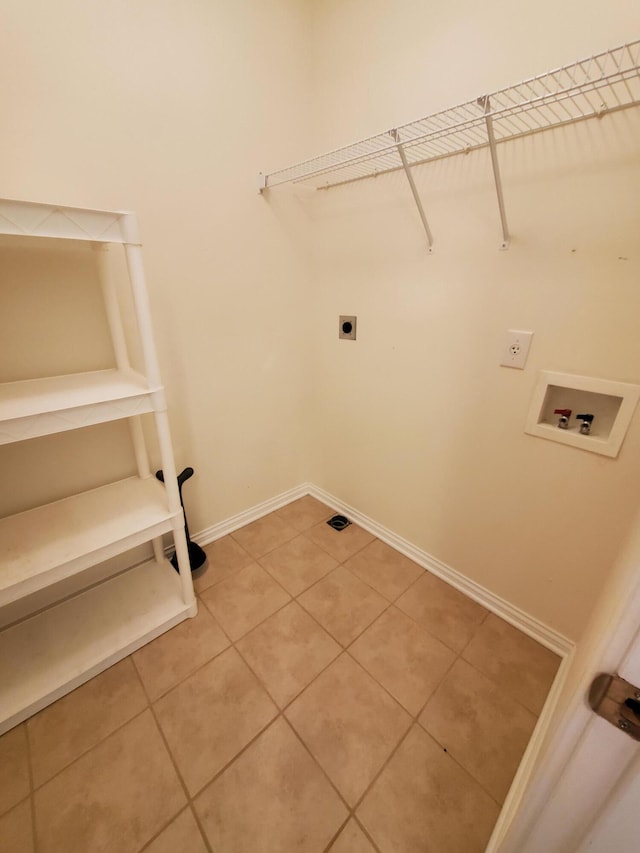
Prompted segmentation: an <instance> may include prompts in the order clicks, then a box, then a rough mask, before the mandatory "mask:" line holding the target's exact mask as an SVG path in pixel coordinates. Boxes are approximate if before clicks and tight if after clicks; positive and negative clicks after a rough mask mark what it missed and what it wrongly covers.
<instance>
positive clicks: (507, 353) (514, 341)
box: [500, 329, 533, 370]
mask: <svg viewBox="0 0 640 853" xmlns="http://www.w3.org/2000/svg"><path fill="white" fill-rule="evenodd" d="M532 337H533V332H525V331H523V330H521V329H509V331H508V332H507V340H506V343H505V347H504V352H503V353H502V361H501V362H500V364H501V365H502V366H503V367H516V368H517V369H518V370H524V366H525V364H526V362H527V355H528V354H529V347H530V346H531V338H532Z"/></svg>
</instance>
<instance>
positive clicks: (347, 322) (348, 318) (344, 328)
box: [338, 314, 358, 341]
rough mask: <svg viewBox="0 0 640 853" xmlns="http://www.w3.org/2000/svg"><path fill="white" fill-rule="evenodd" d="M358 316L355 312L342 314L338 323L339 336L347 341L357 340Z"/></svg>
mask: <svg viewBox="0 0 640 853" xmlns="http://www.w3.org/2000/svg"><path fill="white" fill-rule="evenodd" d="M357 320H358V318H357V317H354V316H353V314H351V315H347V314H341V315H340V320H339V324H338V337H339V338H341V339H342V340H346V341H355V339H356V322H357Z"/></svg>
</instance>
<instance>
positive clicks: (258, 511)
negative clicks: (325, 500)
mask: <svg viewBox="0 0 640 853" xmlns="http://www.w3.org/2000/svg"><path fill="white" fill-rule="evenodd" d="M309 489H310V487H309V484H308V483H302V484H301V485H300V486H295V487H294V488H293V489H289V490H288V491H286V492H282V493H281V494H279V495H276V496H275V498H269V500H267V501H263V502H262V503H259V504H256V505H255V506H252V507H250V508H249V509H246V510H244V512H239V513H238V514H237V515H232V516H231V518H227V519H225V520H224V521H219V522H218V523H217V524H212V525H211V527H207V528H206V529H205V530H201V531H200V532H199V533H196V535H195V536H192V537H191V538H192V539H193V541H194V542H195V543H196V544H197V545H200V546H202V545H208V544H209V543H210V542H214V541H215V540H216V539H221V538H222V537H223V536H227V534H229V533H233V531H234V530H238V529H239V528H240V527H244V526H245V524H251V522H252V521H257V520H258V519H259V518H262V517H263V516H265V515H269V513H270V512H275V510H277V509H281V508H282V507H283V506H286V505H287V504H290V503H291V502H292V501H296V500H298V498H303V497H304V496H305V495H308V494H310V491H309Z"/></svg>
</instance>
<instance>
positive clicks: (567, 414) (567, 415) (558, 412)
mask: <svg viewBox="0 0 640 853" xmlns="http://www.w3.org/2000/svg"><path fill="white" fill-rule="evenodd" d="M553 414H554V415H563V416H564V417H565V418H570V417H571V409H554V410H553Z"/></svg>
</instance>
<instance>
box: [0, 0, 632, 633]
mask: <svg viewBox="0 0 640 853" xmlns="http://www.w3.org/2000/svg"><path fill="white" fill-rule="evenodd" d="M636 19H637V14H636V4H635V2H631V0H628V2H627V0H612V2H607V3H604V2H602V3H591V4H590V5H588V6H586V5H585V4H584V3H578V2H574V0H570V2H563V3H561V4H558V3H557V2H552V1H551V0H541V2H539V3H537V4H535V5H532V4H527V3H524V2H520V3H513V2H510V3H506V2H498V0H490V2H489V3H485V4H483V5H482V6H478V5H477V4H474V3H471V2H470V0H458V2H448V3H444V2H441V3H429V4H427V3H423V2H411V0H395V2H393V3H391V2H389V0H366V2H364V0H340V2H338V0H317V2H313V3H311V2H307V0H239V2H233V3H231V2H222V0H217V2H216V0H210V2H200V1H199V0H185V2H183V3H180V4H177V3H171V2H168V0H164V2H151V0H139V2H136V3H130V2H126V0H112V2H109V3H100V2H86V0H59V2H57V3H55V4H52V3H45V2H37V0H28V2H24V1H23V0H21V1H20V2H19V0H5V3H4V4H3V8H2V26H1V27H0V73H1V74H2V79H3V80H5V82H6V83H7V84H6V85H4V86H3V87H1V88H0V110H1V114H2V116H3V156H2V158H1V159H0V193H1V194H2V195H3V196H9V197H11V196H13V197H18V198H27V199H29V198H30V199H42V200H54V201H60V202H63V203H67V204H77V205H91V206H96V207H105V208H111V207H114V208H130V209H133V210H135V211H136V212H137V213H138V214H139V217H140V221H141V226H142V233H143V238H144V240H145V258H146V264H147V271H148V278H149V283H150V291H151V293H150V296H151V304H152V311H153V321H154V325H155V329H156V334H157V339H158V344H159V351H160V360H161V368H162V371H163V375H164V380H165V383H166V386H167V391H168V398H169V404H170V412H171V425H172V429H173V436H174V444H175V446H176V455H177V464H178V466H179V467H181V466H183V465H188V464H191V465H193V466H194V467H195V469H196V472H197V476H196V478H194V480H193V481H192V482H191V483H190V484H189V486H188V487H187V489H186V490H185V491H186V494H185V497H186V500H187V507H188V509H189V512H190V523H191V527H192V529H193V530H194V531H198V530H201V529H203V528H206V527H208V526H209V525H211V524H213V523H215V522H216V521H220V520H222V519H224V518H227V517H229V516H231V515H233V514H234V513H236V512H238V511H240V510H243V509H246V508H247V507H250V506H252V505H255V504H256V503H258V502H260V501H262V500H264V499H266V498H269V497H271V496H273V495H275V494H277V493H279V492H282V491H283V490H285V489H287V488H289V487H291V486H294V485H296V484H297V483H299V482H301V481H303V480H307V479H310V480H313V481H314V482H316V483H317V484H318V485H320V486H322V487H324V488H326V489H327V490H329V491H331V492H334V493H335V494H336V495H338V496H339V497H341V498H342V499H344V500H345V501H347V502H349V503H352V504H354V505H355V506H358V507H359V508H360V509H361V510H363V511H364V512H366V513H368V514H369V515H371V516H372V517H374V518H376V519H377V520H378V521H380V522H382V523H383V524H385V525H387V526H388V527H390V528H391V529H393V530H395V531H396V532H397V533H399V534H400V535H403V536H405V537H406V538H408V539H409V540H411V541H412V542H414V543H415V544H416V545H418V546H420V547H422V548H424V549H425V550H426V551H428V552H430V553H432V554H433V555H434V556H436V557H438V558H440V559H441V560H443V561H445V562H448V563H450V564H451V565H452V566H453V567H454V568H456V569H458V570H460V571H462V572H464V573H465V574H467V575H469V576H470V577H471V578H473V579H474V580H476V581H478V582H479V583H481V584H484V585H485V586H487V587H489V588H490V589H491V590H492V591H493V592H495V593H497V594H499V595H502V596H504V597H505V598H506V599H508V600H509V601H511V602H513V603H515V604H517V605H519V606H521V607H522V608H523V609H525V610H527V611H528V612H530V613H532V614H533V615H535V616H537V617H538V618H540V619H542V620H543V621H545V622H547V623H549V624H550V625H551V626H553V627H554V628H556V629H557V630H559V631H562V632H565V633H566V634H567V635H569V636H571V637H573V638H576V637H578V636H579V634H580V632H581V630H582V627H583V625H584V623H585V620H586V618H587V616H588V613H589V612H590V610H591V608H592V606H593V603H594V601H595V600H596V597H597V595H598V592H599V590H600V588H601V586H602V584H603V582H604V580H605V577H606V573H607V569H608V567H609V566H610V565H611V563H612V561H613V558H614V555H615V553H616V551H617V549H618V547H619V543H620V541H621V540H622V538H623V537H624V534H625V533H626V531H627V529H628V528H629V526H630V525H631V520H632V510H633V507H634V506H635V503H636V500H637V499H636V494H635V488H634V484H635V482H637V477H638V473H640V470H639V469H640V454H639V453H638V449H639V445H640V426H639V424H638V417H637V416H636V419H635V420H634V423H633V425H632V429H631V431H630V433H629V435H628V437H627V439H626V442H625V444H624V446H623V448H622V451H621V454H620V457H619V459H618V460H616V461H612V460H609V459H605V458H604V457H598V456H593V455H590V454H587V453H583V452H580V451H576V450H573V449H571V448H566V447H562V446H560V445H556V444H553V443H550V442H544V441H542V440H540V439H535V438H532V437H529V436H526V435H524V433H523V431H522V427H523V424H524V419H525V414H526V410H527V407H528V401H529V398H530V395H531V392H532V389H533V384H534V381H535V374H536V371H537V370H538V369H539V368H551V369H558V370H563V371H569V372H576V373H585V374H592V375H596V376H603V377H605V378H611V379H620V380H627V381H640V368H639V367H638V365H639V364H640V359H639V358H638V357H639V356H640V339H639V337H638V335H637V333H636V328H635V327H636V323H635V317H636V316H637V310H638V307H639V305H638V302H639V301H640V297H639V294H638V289H637V280H638V272H639V267H638V265H639V254H640V253H638V236H637V235H638V233H639V232H638V226H639V225H640V211H639V202H638V198H640V194H639V192H638V190H639V189H640V186H639V184H640V177H639V171H640V170H639V168H638V165H639V164H638V152H637V147H636V146H635V142H634V138H636V139H637V134H638V129H639V128H638V117H637V116H631V115H630V114H625V115H621V116H617V117H607V118H605V119H604V120H603V121H601V122H597V123H593V124H591V125H590V126H589V127H588V128H587V127H584V128H573V129H566V130H563V131H562V132H560V133H553V134H546V135H544V136H541V137H538V138H535V139H527V140H523V141H521V142H518V143H514V144H513V145H511V146H509V148H508V149H507V148H505V150H504V152H501V159H502V168H503V176H504V184H505V196H506V202H507V212H508V216H509V220H510V224H511V228H512V231H513V235H514V239H513V245H512V248H511V249H510V250H509V251H508V252H498V251H497V245H498V242H499V229H498V219H497V210H496V205H495V199H494V196H493V189H492V185H491V178H490V172H489V168H488V160H487V155H486V152H479V153H476V154H472V155H470V156H468V157H461V158H455V159H453V160H448V161H442V162H441V163H440V164H438V165H437V166H434V167H428V168H424V169H421V170H417V172H416V180H417V181H418V183H419V185H420V188H421V192H422V194H423V197H424V200H425V204H426V209H427V213H428V216H429V217H430V220H431V224H432V227H433V230H434V233H435V237H436V251H435V253H434V255H433V256H430V257H429V256H427V254H426V247H425V242H424V237H423V234H422V232H421V228H420V223H419V220H418V219H417V214H416V211H415V209H414V207H413V205H412V203H411V200H410V197H409V195H408V190H407V187H406V185H405V184H404V182H403V178H402V176H401V175H392V176H390V177H389V178H387V179H384V180H378V181H375V182H369V183H368V184H361V185H357V186H352V187H348V188H345V189H344V190H340V191H335V192H331V193H322V194H320V193H319V194H316V195H313V194H306V193H304V192H302V193H296V191H291V190H290V189H284V190H282V191H277V190H274V191H273V192H271V193H270V194H269V198H268V199H267V198H264V197H260V196H258V195H257V194H256V193H255V191H254V180H255V175H256V173H257V172H258V170H260V169H262V170H265V171H270V170H274V169H277V168H279V167H281V166H286V165H288V164H289V163H291V162H295V161H296V160H299V159H302V158H304V157H306V156H307V155H311V154H313V153H315V152H319V151H322V150H325V149H326V148H330V147H334V146H336V145H340V144H343V143H347V142H350V141H352V140H353V139H357V138H359V137H362V136H364V135H367V134H369V133H373V132H377V131H379V130H383V129H385V128H388V127H391V126H393V125H396V124H398V123H401V122H403V121H407V120H410V119H412V118H415V117H418V116H420V115H425V114H428V113H429V112H432V111H434V110H436V109H440V108H443V107H447V106H450V105H452V104H454V103H457V102H460V101H464V100H468V99H470V98H472V97H475V96H477V95H478V94H481V93H483V92H486V91H490V90H492V89H495V88H498V87H500V86H505V85H509V84H510V83H513V82H516V81H517V80H519V79H522V78H523V77H526V76H528V75H532V74H536V73H539V72H541V71H544V70H547V69H548V68H552V67H555V66H557V65H560V64H562V63H564V62H567V61H571V60H572V59H574V58H577V57H580V56H583V55H587V54H589V53H592V52H594V51H598V50H601V49H603V48H605V47H607V46H614V45H616V44H619V43H621V42H623V41H624V40H625V39H626V38H633V37H634V36H636V35H637V33H636V32H633V31H631V28H633V27H634V26H635V22H636ZM308 226H311V229H312V232H313V234H314V247H313V260H314V262H313V269H311V268H310V266H309V263H308V260H309V259H308V256H307V252H306V249H307V239H306V238H307V230H308ZM620 258H626V259H627V260H620ZM5 269H6V267H5ZM310 280H311V283H312V285H313V290H312V291H311V290H310V289H309V282H310ZM72 285H73V282H71V284H70V285H69V287H70V288H71V290H70V291H69V292H68V294H67V296H65V299H66V303H65V306H64V308H65V310H66V309H67V308H68V309H69V310H70V311H71V312H75V313H77V303H76V302H75V301H74V297H73V296H72V291H73V287H72ZM11 310H12V311H17V312H18V313H19V310H25V311H26V312H27V313H28V311H29V310H30V309H29V305H28V302H25V303H24V304H22V307H20V305H19V304H17V307H16V306H13V305H12V308H11ZM340 313H355V314H357V315H358V317H359V327H358V332H359V339H358V341H357V342H356V343H355V344H351V343H344V342H338V341H337V335H336V326H337V317H338V314H340ZM507 328H532V329H534V330H535V333H536V336H535V338H534V344H533V348H532V352H531V354H530V359H529V363H528V365H527V369H526V370H525V371H524V372H522V373H519V372H515V371H510V370H507V369H504V368H500V367H498V360H499V354H500V351H501V349H502V344H503V337H504V332H505V330H506V329H507ZM94 331H95V334H94ZM94 331H92V332H91V335H90V337H91V339H92V342H94V343H95V348H96V350H95V358H96V359H97V360H98V361H100V359H102V358H103V355H104V353H103V342H101V339H100V330H99V329H98V330H94ZM102 331H104V330H102ZM14 339H15V335H14V337H13V338H12V340H14ZM7 340H8V338H5V339H4V341H5V342H4V344H3V346H5V347H6V349H5V351H4V353H3V356H2V363H3V364H5V365H6V364H9V363H12V362H13V360H12V359H11V360H10V361H5V353H6V352H8V351H9V344H8V343H6V341H7ZM44 344H45V341H44V339H43V337H42V335H33V336H32V340H31V341H29V352H31V353H32V354H33V358H34V363H35V360H36V359H37V358H38V357H40V356H41V355H42V353H43V352H44V351H45V349H46V348H45V346H44ZM11 347H13V344H11ZM12 351H13V350H12ZM120 426H122V425H120ZM118 428H119V427H118V426H114V430H115V431H117V430H118ZM88 432H89V431H88ZM120 438H121V436H120V435H116V433H115V432H114V433H110V435H109V438H108V439H107V440H106V442H107V445H108V446H109V447H114V448H115V446H116V444H117V443H118V442H119V441H120ZM103 441H104V437H103V436H102V435H100V436H98V437H97V439H96V443H95V446H97V447H102V446H103ZM48 442H51V444H47V443H48ZM51 447H53V448H54V450H53V453H52V452H51ZM91 447H92V439H91V436H89V435H87V436H84V435H81V434H67V435H65V436H57V437H55V438H52V439H50V440H49V439H47V440H46V441H45V440H43V441H42V443H40V442H30V443H28V444H27V445H25V446H24V447H22V448H20V449H18V448H17V447H15V448H12V449H10V450H7V449H6V448H3V449H2V450H1V454H0V464H1V465H2V470H3V472H9V474H5V479H4V483H3V485H4V486H5V488H4V489H3V498H4V501H3V510H4V511H10V510H11V508H12V507H11V506H10V505H11V504H12V503H13V504H14V507H13V508H15V505H16V504H18V505H26V503H28V501H29V499H31V498H33V495H34V492H33V488H32V484H33V483H34V482H36V479H35V478H34V476H32V475H31V474H30V473H29V472H28V471H27V472H26V473H25V467H27V468H29V466H30V469H31V470H32V471H36V472H41V473H42V472H43V471H44V472H45V476H44V477H40V478H39V479H38V480H37V482H38V487H37V488H36V489H35V491H36V492H37V491H38V490H39V491H40V492H41V493H45V494H44V496H45V497H46V496H47V495H48V496H50V497H51V496H56V495H58V494H59V493H65V492H67V493H68V492H69V491H72V490H74V489H75V488H76V487H77V486H78V485H79V484H80V485H81V484H82V483H83V482H84V480H85V479H87V478H89V477H94V476H95V477H97V478H98V479H99V478H101V477H102V476H103V473H104V474H105V475H106V473H107V472H103V471H102V468H103V467H104V466H105V465H107V463H111V462H113V460H115V459H116V458H117V465H116V463H114V467H117V469H118V472H119V471H120V470H123V471H124V470H126V469H127V468H128V467H130V466H131V465H132V462H131V460H130V459H129V458H128V457H127V458H125V457H123V458H122V459H121V458H120V457H119V456H117V455H116V451H115V450H114V452H113V454H110V455H109V456H103V458H102V459H101V460H100V462H101V468H100V470H99V471H93V470H91V467H90V464H89V463H88V462H87V460H91V452H92V451H91ZM52 460H53V462H52ZM43 466H47V467H46V469H44V468H43ZM64 478H67V479H64ZM42 496H43V495H42V494H37V495H36V497H37V499H40V498H41V497H42ZM4 504H7V506H4Z"/></svg>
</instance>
